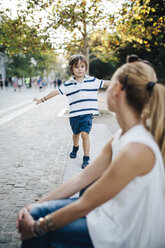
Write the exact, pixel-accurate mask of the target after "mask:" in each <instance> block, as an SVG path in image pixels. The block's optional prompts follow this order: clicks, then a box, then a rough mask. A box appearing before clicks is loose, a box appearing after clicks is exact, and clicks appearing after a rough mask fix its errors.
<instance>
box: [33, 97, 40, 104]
mask: <svg viewBox="0 0 165 248" xmlns="http://www.w3.org/2000/svg"><path fill="white" fill-rule="evenodd" d="M33 101H34V102H36V104H40V103H42V101H41V99H39V98H33Z"/></svg>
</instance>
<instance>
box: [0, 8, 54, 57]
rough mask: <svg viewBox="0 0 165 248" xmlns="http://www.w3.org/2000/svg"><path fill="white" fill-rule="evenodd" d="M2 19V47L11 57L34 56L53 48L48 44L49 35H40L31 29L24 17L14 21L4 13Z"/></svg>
mask: <svg viewBox="0 0 165 248" xmlns="http://www.w3.org/2000/svg"><path fill="white" fill-rule="evenodd" d="M1 18H2V19H1V22H0V46H1V47H3V51H5V52H6V53H7V54H8V55H9V56H12V55H15V54H25V53H31V54H34V53H38V52H39V51H45V50H46V49H48V48H50V47H51V45H50V43H48V42H47V38H48V35H39V33H38V31H37V29H36V28H34V27H30V26H29V25H28V24H27V23H26V21H25V19H24V18H23V17H21V16H17V18H14V19H12V18H10V16H8V15H7V14H4V13H3V14H2V15H1Z"/></svg>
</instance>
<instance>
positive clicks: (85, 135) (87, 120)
mask: <svg viewBox="0 0 165 248" xmlns="http://www.w3.org/2000/svg"><path fill="white" fill-rule="evenodd" d="M92 119H93V117H92V115H91V114H89V115H83V116H82V117H81V125H80V131H81V138H82V142H83V150H84V156H83V163H82V165H81V168H82V169H84V168H85V167H86V166H87V165H88V164H89V161H90V157H89V153H90V140H89V133H90V131H91V128H92Z"/></svg>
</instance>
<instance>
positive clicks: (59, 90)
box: [57, 83, 68, 95]
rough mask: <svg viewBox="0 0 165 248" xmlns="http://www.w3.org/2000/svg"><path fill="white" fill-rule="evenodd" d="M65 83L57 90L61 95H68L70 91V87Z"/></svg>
mask: <svg viewBox="0 0 165 248" xmlns="http://www.w3.org/2000/svg"><path fill="white" fill-rule="evenodd" d="M65 84H66V83H65ZM65 84H63V85H61V86H60V87H58V88H57V90H58V92H59V94H60V95H66V94H67V93H68V87H66V85H65Z"/></svg>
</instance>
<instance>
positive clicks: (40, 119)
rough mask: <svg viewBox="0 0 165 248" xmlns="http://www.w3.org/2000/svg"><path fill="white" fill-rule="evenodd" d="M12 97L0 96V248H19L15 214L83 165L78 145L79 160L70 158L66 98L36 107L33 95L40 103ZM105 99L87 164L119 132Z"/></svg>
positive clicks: (28, 96)
mask: <svg viewBox="0 0 165 248" xmlns="http://www.w3.org/2000/svg"><path fill="white" fill-rule="evenodd" d="M49 91H50V89H49ZM5 94H6V97H4V95H5ZM16 94H17V99H16V97H15V95H14V94H13V92H11V91H10V92H9V93H8V94H7V93H5V92H4V93H2V92H0V106H1V109H0V206H1V207H0V248H19V247H20V241H19V238H18V234H17V232H16V229H15V221H16V216H17V211H18V210H19V209H20V208H21V207H23V206H25V205H26V204H28V203H30V202H33V201H34V199H35V198H36V197H41V196H42V195H44V194H46V193H48V192H50V191H51V190H53V189H54V188H55V187H57V186H58V185H60V184H61V183H62V182H63V181H65V180H67V179H68V178H69V177H71V176H73V175H74V174H76V173H79V171H81V169H80V166H81V162H82V146H81V145H80V151H79V153H78V157H77V158H76V159H70V158H69V153H70V151H71V148H72V133H71V130H70V126H69V121H68V117H67V114H66V113H67V111H66V109H67V106H68V105H67V101H66V100H65V99H64V97H62V96H59V97H58V98H57V99H53V100H50V101H49V102H48V103H46V104H41V105H39V106H37V107H36V106H35V105H34V104H32V103H31V98H32V95H33V97H35V96H39V97H40V95H41V96H43V92H41V93H39V92H37V93H36V92H35V91H34V90H33V91H32V92H27V91H25V92H24V94H22V93H20V94H22V95H19V94H18V92H17V93H16ZM105 94H106V93H105V92H104V91H101V92H100V93H99V109H100V112H101V115H100V116H99V117H95V118H94V121H93V128H92V132H91V135H90V137H91V159H94V158H95V157H96V156H97V154H98V153H99V152H100V150H101V148H102V147H103V145H104V144H105V143H106V141H107V140H108V139H109V137H110V136H111V135H112V134H113V133H114V132H115V131H116V129H117V124H116V121H115V117H114V115H112V114H110V113H109V112H108V111H107V109H106V100H105V99H106V96H105ZM22 103H24V106H22ZM19 104H20V105H19ZM61 105H62V106H63V107H62V109H61ZM24 107H26V108H27V109H24V111H22V109H23V108H24ZM21 111H22V112H21ZM13 115H14V116H13ZM29 248H30V247H29Z"/></svg>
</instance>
